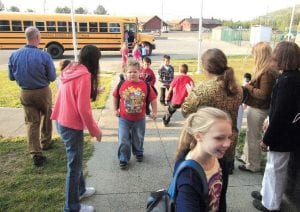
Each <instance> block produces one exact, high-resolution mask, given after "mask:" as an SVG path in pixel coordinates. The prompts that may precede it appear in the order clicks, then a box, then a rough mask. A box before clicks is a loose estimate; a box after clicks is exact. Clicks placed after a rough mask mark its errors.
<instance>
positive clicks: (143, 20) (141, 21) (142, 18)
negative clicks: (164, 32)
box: [138, 15, 169, 26]
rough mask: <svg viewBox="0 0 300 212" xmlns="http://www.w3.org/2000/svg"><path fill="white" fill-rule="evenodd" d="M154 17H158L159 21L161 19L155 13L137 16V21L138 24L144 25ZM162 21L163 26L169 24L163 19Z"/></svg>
mask: <svg viewBox="0 0 300 212" xmlns="http://www.w3.org/2000/svg"><path fill="white" fill-rule="evenodd" d="M155 17H156V18H158V19H159V20H160V21H162V19H161V18H160V17H158V16H157V15H155V16H139V17H138V22H139V24H140V25H144V24H146V23H148V22H149V21H150V20H152V19H153V18H155ZM163 23H164V25H165V26H168V25H169V24H167V23H166V22H165V21H163Z"/></svg>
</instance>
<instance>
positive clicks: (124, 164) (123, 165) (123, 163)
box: [119, 161, 128, 169]
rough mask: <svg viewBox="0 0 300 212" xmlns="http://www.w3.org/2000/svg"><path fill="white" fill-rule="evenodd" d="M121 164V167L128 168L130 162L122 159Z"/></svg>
mask: <svg viewBox="0 0 300 212" xmlns="http://www.w3.org/2000/svg"><path fill="white" fill-rule="evenodd" d="M119 166H120V169H126V168H127V167H128V163H127V162H125V161H120V163H119Z"/></svg>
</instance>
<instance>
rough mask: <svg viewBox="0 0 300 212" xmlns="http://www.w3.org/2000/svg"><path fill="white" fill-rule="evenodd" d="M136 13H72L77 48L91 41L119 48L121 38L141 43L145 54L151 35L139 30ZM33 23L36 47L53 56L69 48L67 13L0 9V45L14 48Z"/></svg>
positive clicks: (151, 44)
mask: <svg viewBox="0 0 300 212" xmlns="http://www.w3.org/2000/svg"><path fill="white" fill-rule="evenodd" d="M137 20H138V19H137V18H136V17H118V16H110V15H86V14H84V15H79V14H76V15H75V29H76V39H77V46H78V49H81V48H82V47H83V46H84V45H87V44H93V45H95V46H97V47H98V48H99V49H100V50H101V51H114V50H117V51H118V50H120V48H121V44H122V43H123V42H128V46H129V48H131V47H132V45H133V43H135V42H137V43H139V44H142V43H143V44H144V45H145V46H147V47H148V49H149V52H148V53H149V55H150V54H151V52H152V50H153V49H155V39H154V37H153V36H152V35H146V34H142V33H139V32H138V30H137V26H138V21H137ZM29 26H35V27H36V28H38V29H39V30H40V32H41V43H40V45H39V48H41V49H45V50H47V52H48V53H49V54H50V55H51V56H52V58H54V59H58V58H61V57H62V55H63V53H64V51H66V50H72V49H73V41H72V37H73V36H72V22H71V14H33V13H15V12H1V13H0V49H18V48H21V47H22V46H23V45H24V44H25V43H26V39H25V35H24V31H25V29H26V28H27V27H29Z"/></svg>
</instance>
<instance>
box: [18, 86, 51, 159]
mask: <svg viewBox="0 0 300 212" xmlns="http://www.w3.org/2000/svg"><path fill="white" fill-rule="evenodd" d="M20 100H21V104H22V105H23V108H24V113H25V124H26V126H27V142H28V150H29V152H30V154H33V155H41V154H42V149H41V147H42V146H43V145H47V144H49V143H50V142H51V136H52V121H51V119H50V116H51V113H52V94H51V90H50V88H49V87H45V88H42V89H36V90H21V96H20Z"/></svg>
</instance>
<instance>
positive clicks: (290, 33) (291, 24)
mask: <svg viewBox="0 0 300 212" xmlns="http://www.w3.org/2000/svg"><path fill="white" fill-rule="evenodd" d="M295 7H296V0H294V6H293V9H292V15H291V22H290V27H289V33H288V41H291V37H292V26H293V21H294V14H295Z"/></svg>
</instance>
